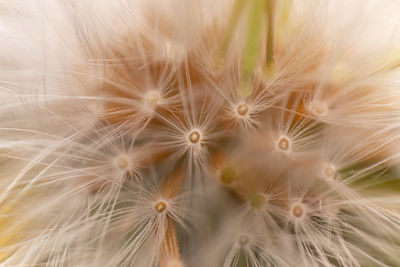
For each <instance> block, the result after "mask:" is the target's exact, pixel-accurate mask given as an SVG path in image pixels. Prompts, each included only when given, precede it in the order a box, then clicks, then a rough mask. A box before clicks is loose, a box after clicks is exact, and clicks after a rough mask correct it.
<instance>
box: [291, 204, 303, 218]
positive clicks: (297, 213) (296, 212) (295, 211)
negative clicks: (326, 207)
mask: <svg viewBox="0 0 400 267" xmlns="http://www.w3.org/2000/svg"><path fill="white" fill-rule="evenodd" d="M291 213H292V215H293V216H294V217H296V218H301V217H303V215H304V209H303V207H302V206H301V205H300V204H297V203H296V204H293V205H292V207H291Z"/></svg>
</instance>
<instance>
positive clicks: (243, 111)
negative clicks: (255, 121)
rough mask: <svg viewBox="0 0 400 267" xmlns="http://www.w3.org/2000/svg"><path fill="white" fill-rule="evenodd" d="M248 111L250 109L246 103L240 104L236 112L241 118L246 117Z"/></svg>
mask: <svg viewBox="0 0 400 267" xmlns="http://www.w3.org/2000/svg"><path fill="white" fill-rule="evenodd" d="M248 111H249V107H248V106H247V104H246V103H242V104H239V105H237V107H236V112H237V113H238V115H239V116H246V115H247V112H248Z"/></svg>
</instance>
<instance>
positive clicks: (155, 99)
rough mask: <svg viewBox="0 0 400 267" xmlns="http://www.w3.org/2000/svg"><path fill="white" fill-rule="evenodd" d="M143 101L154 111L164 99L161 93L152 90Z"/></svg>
mask: <svg viewBox="0 0 400 267" xmlns="http://www.w3.org/2000/svg"><path fill="white" fill-rule="evenodd" d="M143 100H144V101H145V103H146V105H147V106H148V107H149V108H151V109H154V108H155V107H156V106H157V105H159V104H160V103H161V101H162V98H161V95H160V93H159V92H157V91H156V90H150V91H148V92H147V93H146V94H145V95H144V98H143Z"/></svg>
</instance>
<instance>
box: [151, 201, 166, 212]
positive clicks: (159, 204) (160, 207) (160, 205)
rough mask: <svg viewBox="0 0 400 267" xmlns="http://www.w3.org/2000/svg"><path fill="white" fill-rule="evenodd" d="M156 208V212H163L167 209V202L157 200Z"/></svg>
mask: <svg viewBox="0 0 400 267" xmlns="http://www.w3.org/2000/svg"><path fill="white" fill-rule="evenodd" d="M154 209H155V211H156V212H158V213H162V212H164V211H165V210H166V209H167V203H166V202H165V201H163V200H160V201H157V202H156V203H155V204H154Z"/></svg>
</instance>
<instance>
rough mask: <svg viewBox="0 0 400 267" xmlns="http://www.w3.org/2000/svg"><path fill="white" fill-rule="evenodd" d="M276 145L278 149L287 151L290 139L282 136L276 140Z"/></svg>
mask: <svg viewBox="0 0 400 267" xmlns="http://www.w3.org/2000/svg"><path fill="white" fill-rule="evenodd" d="M277 147H278V149H279V150H281V151H287V150H289V149H290V141H289V139H288V138H287V137H285V136H282V137H281V138H279V140H278V142H277Z"/></svg>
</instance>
